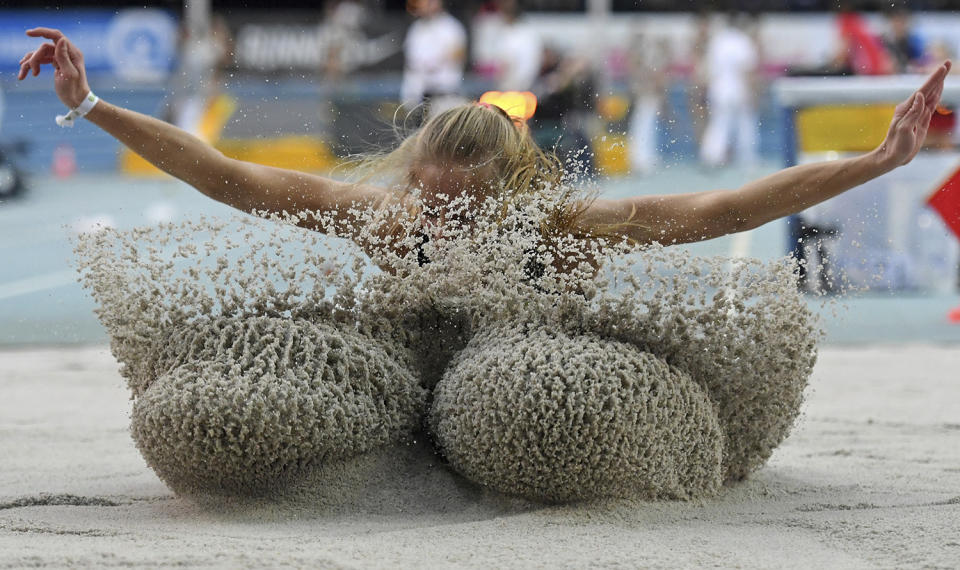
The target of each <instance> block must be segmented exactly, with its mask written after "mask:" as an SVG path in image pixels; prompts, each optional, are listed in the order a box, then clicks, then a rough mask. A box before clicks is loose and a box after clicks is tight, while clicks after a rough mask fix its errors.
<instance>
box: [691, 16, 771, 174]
mask: <svg viewBox="0 0 960 570" xmlns="http://www.w3.org/2000/svg"><path fill="white" fill-rule="evenodd" d="M743 27H744V26H743V24H742V21H736V22H730V23H729V24H727V25H725V26H724V27H723V28H722V29H721V30H719V31H718V32H717V33H716V34H715V35H714V37H713V38H711V40H710V43H709V45H708V47H707V58H706V59H707V78H708V86H707V100H708V102H709V120H708V123H707V128H706V130H705V131H704V133H703V141H702V143H701V145H700V160H701V162H703V164H705V165H707V166H722V165H724V164H727V163H728V161H729V159H730V156H729V149H730V142H731V139H732V138H735V139H736V153H735V159H736V160H735V162H736V163H737V164H739V165H741V166H752V165H754V164H756V162H757V157H758V154H757V141H758V139H759V134H758V131H759V123H758V121H757V113H756V109H755V96H754V92H753V77H754V74H755V72H756V70H757V67H758V63H759V53H758V50H757V46H756V44H755V43H754V41H753V39H752V38H751V37H750V36H749V35H748V34H747V33H746V32H745V31H744V29H743Z"/></svg>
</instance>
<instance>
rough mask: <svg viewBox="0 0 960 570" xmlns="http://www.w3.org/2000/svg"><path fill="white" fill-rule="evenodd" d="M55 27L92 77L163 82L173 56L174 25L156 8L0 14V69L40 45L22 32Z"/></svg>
mask: <svg viewBox="0 0 960 570" xmlns="http://www.w3.org/2000/svg"><path fill="white" fill-rule="evenodd" d="M40 26H43V27H47V28H56V29H59V30H60V31H62V32H63V33H64V34H66V35H67V36H68V37H69V38H70V41H72V42H73V43H74V44H76V45H77V46H78V47H80V49H82V50H83V55H84V61H85V62H86V66H87V70H88V72H89V73H91V74H97V73H111V74H114V75H116V76H118V77H119V78H121V79H124V80H128V81H147V82H153V81H163V80H164V79H166V78H167V76H168V75H169V74H170V71H171V69H172V68H173V64H174V60H175V58H176V51H177V20H176V18H175V17H174V16H173V15H172V14H171V13H169V12H166V11H164V10H157V9H129V10H119V11H114V10H59V11H42V10H3V11H0V66H2V69H7V70H15V69H17V67H18V64H19V62H20V58H22V57H23V55H24V54H25V53H27V52H28V51H32V50H35V49H36V48H37V46H38V45H39V44H40V42H41V40H39V39H37V38H30V37H27V36H26V35H25V34H24V32H25V31H26V30H28V29H30V28H36V27H40Z"/></svg>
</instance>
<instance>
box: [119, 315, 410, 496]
mask: <svg viewBox="0 0 960 570" xmlns="http://www.w3.org/2000/svg"><path fill="white" fill-rule="evenodd" d="M167 338H168V339H170V340H171V342H170V343H165V344H164V345H163V346H162V350H163V357H161V358H160V359H159V360H160V361H161V362H163V363H164V364H165V367H166V368H167V370H165V371H163V372H162V373H160V374H159V375H158V376H157V378H156V379H155V380H153V381H152V382H147V381H146V380H144V382H142V383H141V385H147V384H148V386H147V388H146V389H145V390H144V391H143V392H142V393H141V394H140V396H139V397H138V398H137V399H136V401H135V403H134V406H133V416H132V419H131V432H132V434H133V438H134V440H135V441H136V443H137V447H138V448H139V449H140V452H141V453H142V454H143V456H144V458H145V459H146V460H147V463H148V464H149V465H150V466H151V467H152V468H153V469H154V470H155V471H156V472H157V474H158V475H160V477H161V478H162V479H163V480H164V481H165V482H166V483H167V484H168V485H170V487H171V488H173V489H174V490H177V491H180V492H189V491H195V490H203V491H207V492H215V493H245V494H256V493H262V492H265V490H267V489H270V488H272V487H275V486H277V485H282V484H285V482H286V481H288V480H289V479H292V478H293V479H295V478H298V477H301V476H302V475H303V474H304V472H305V470H306V469H308V468H310V467H311V466H313V465H316V464H318V463H322V462H326V461H333V460H338V459H343V458H347V457H351V456H355V455H359V454H361V453H364V452H366V451H368V450H370V449H373V448H376V447H379V446H382V445H385V444H396V443H399V442H401V441H403V440H405V439H407V438H408V437H409V436H410V434H411V433H412V432H413V431H414V430H415V429H416V428H418V427H419V425H420V418H421V416H422V413H423V407H424V401H425V390H423V389H422V388H421V387H420V385H419V382H418V379H417V378H416V377H415V376H414V375H413V373H412V372H411V371H410V370H408V369H407V368H406V367H405V366H403V365H401V364H399V363H397V362H396V361H395V360H394V359H393V358H391V357H390V356H389V355H388V354H386V353H385V352H384V351H383V349H382V348H380V347H379V346H378V343H377V342H376V341H374V340H372V339H370V338H366V337H363V336H360V335H358V334H350V333H349V332H347V331H345V330H344V329H343V328H340V329H335V328H333V327H331V326H329V325H325V324H323V323H310V322H305V321H302V320H293V319H277V318H270V317H250V318H247V319H242V320H241V319H225V318H220V319H215V320H212V321H208V322H194V323H190V324H189V325H186V326H181V327H178V328H177V330H174V331H171V332H170V334H169V335H167ZM175 341H179V342H175Z"/></svg>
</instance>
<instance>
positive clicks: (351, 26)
mask: <svg viewBox="0 0 960 570" xmlns="http://www.w3.org/2000/svg"><path fill="white" fill-rule="evenodd" d="M324 8H325V10H324V12H325V16H324V18H323V22H322V23H321V24H320V30H319V32H320V35H321V37H322V38H323V40H324V43H325V47H326V58H325V59H324V61H323V72H324V74H325V75H328V76H331V77H339V76H341V75H343V74H345V73H349V72H351V71H353V70H354V69H355V68H356V67H358V66H359V64H360V62H359V61H357V60H358V58H357V57H356V56H354V55H353V54H351V53H349V49H350V47H351V45H353V46H356V45H357V44H359V43H362V42H363V41H365V40H366V39H367V38H366V35H365V34H364V33H363V25H364V24H365V23H366V21H367V9H366V7H364V6H363V4H361V3H360V2H359V1H358V0H328V2H327V3H326V5H325V6H324Z"/></svg>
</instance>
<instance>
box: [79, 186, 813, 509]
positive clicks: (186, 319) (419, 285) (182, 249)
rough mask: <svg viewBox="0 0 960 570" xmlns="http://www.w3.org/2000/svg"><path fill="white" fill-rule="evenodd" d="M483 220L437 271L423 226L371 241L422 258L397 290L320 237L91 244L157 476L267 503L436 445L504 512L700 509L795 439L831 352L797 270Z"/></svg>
mask: <svg viewBox="0 0 960 570" xmlns="http://www.w3.org/2000/svg"><path fill="white" fill-rule="evenodd" d="M468 206H470V205H469V204H467V205H463V204H458V203H457V201H456V200H455V201H454V203H452V204H450V205H449V206H448V208H449V212H451V215H449V216H448V223H447V225H446V226H445V227H444V230H443V232H442V234H440V235H437V234H433V237H432V238H431V239H430V240H429V241H427V242H426V243H424V244H423V245H422V251H419V250H418V249H417V247H416V243H417V236H419V235H422V234H423V232H424V227H423V226H421V225H419V222H417V221H416V220H415V219H413V218H410V219H408V218H406V217H404V216H402V215H398V216H394V218H396V217H399V219H400V220H401V222H400V223H399V224H400V227H399V231H397V232H394V233H392V234H389V235H390V236H393V237H386V238H384V237H382V236H383V235H384V234H383V232H375V231H370V232H368V233H367V234H366V237H365V239H366V240H367V242H366V243H367V245H370V246H371V247H365V248H364V249H366V250H368V251H369V250H371V249H376V251H377V252H380V251H397V250H400V251H404V252H405V253H404V254H387V253H383V254H380V253H375V254H374V258H373V261H374V263H375V264H376V265H378V266H379V267H380V268H384V269H385V270H383V271H378V270H376V269H373V268H372V266H371V264H370V260H369V259H367V258H366V257H365V256H363V255H362V254H361V253H360V252H359V250H358V249H357V248H356V246H354V245H351V244H344V245H338V244H339V242H338V241H336V240H333V239H331V238H328V237H325V236H323V235H321V234H318V233H316V232H309V231H306V230H302V229H300V228H297V227H295V226H294V225H292V223H290V222H298V221H303V220H304V218H305V216H300V217H289V218H287V219H285V220H279V221H281V222H282V223H275V222H276V221H278V220H273V221H268V220H262V219H257V218H250V217H236V218H233V219H231V220H210V219H199V220H196V221H185V222H183V223H180V224H163V225H159V226H154V227H150V228H141V229H134V230H130V231H119V230H116V229H113V228H107V229H105V230H104V231H101V232H98V233H95V234H85V235H82V236H81V237H80V238H79V240H78V244H77V253H78V256H79V266H80V270H81V273H82V276H83V281H84V284H85V286H86V287H87V288H88V289H89V290H90V291H91V292H92V294H93V296H94V298H95V300H96V301H97V303H98V305H99V309H98V316H99V318H100V320H101V322H103V324H104V325H105V326H106V328H107V330H108V332H109V334H110V337H111V343H112V349H113V353H114V355H115V356H116V357H117V359H118V361H120V363H121V364H122V373H123V375H124V377H125V378H126V380H127V382H128V385H129V387H130V389H131V392H132V394H133V397H134V400H135V402H134V413H133V418H132V433H133V436H134V439H135V441H136V443H137V445H138V447H139V449H140V451H141V452H142V453H143V455H144V457H145V458H146V460H147V462H148V463H149V464H150V466H151V467H152V468H153V469H154V470H155V471H156V472H157V473H158V474H159V475H160V477H161V478H163V479H164V481H166V482H167V483H168V484H169V485H170V486H171V487H172V488H173V489H174V490H176V491H177V492H180V493H184V494H194V495H195V494H198V493H213V494H217V495H224V494H226V495H251V494H252V495H271V494H274V493H277V492H278V491H279V490H282V488H284V487H286V486H291V485H296V484H299V483H298V482H300V483H302V482H303V481H308V480H309V478H310V474H311V473H314V472H316V471H317V470H318V469H319V470H323V469H327V470H329V469H330V468H331V467H332V466H335V465H338V464H345V463H344V462H350V461H356V459H357V458H360V457H362V456H363V455H364V454H366V453H368V452H370V451H371V450H375V449H382V448H383V447H384V446H387V447H390V446H398V445H404V444H405V443H408V442H410V441H411V440H412V439H413V438H414V437H418V436H417V435H416V434H419V433H421V430H423V429H426V430H427V432H428V433H429V434H430V436H431V437H432V440H433V442H434V444H435V445H436V447H437V449H438V450H439V451H440V452H441V453H442V454H443V456H444V457H445V459H446V460H447V461H448V462H449V463H450V465H451V466H452V467H453V468H454V469H455V470H456V471H458V472H459V473H461V474H463V475H464V476H466V477H467V478H469V479H471V480H473V481H475V482H477V483H480V484H481V485H483V486H484V487H488V488H490V489H493V490H497V491H502V492H505V493H508V494H514V495H519V496H522V497H526V498H529V499H534V500H541V501H566V500H572V499H588V498H594V497H611V496H632V497H676V498H689V497H697V496H703V495H708V494H711V493H714V492H716V491H717V490H718V489H719V487H720V485H721V484H722V483H723V482H724V481H728V480H736V479H739V478H742V477H745V476H746V475H747V474H748V473H750V472H751V471H753V470H755V469H756V468H758V467H759V466H761V465H762V464H763V463H764V462H765V461H766V460H767V458H768V457H769V456H770V453H771V452H772V450H773V449H774V447H776V445H778V444H779V443H780V442H781V441H782V440H783V439H784V437H786V435H787V433H788V432H789V430H790V428H791V426H792V424H793V421H794V419H795V418H796V416H797V414H798V412H799V407H800V403H801V400H802V392H803V388H804V386H805V385H806V381H807V378H808V377H809V374H810V372H811V370H812V367H813V363H814V360H815V358H816V341H817V338H818V335H819V332H818V331H817V329H816V327H815V323H814V319H813V318H812V315H811V314H810V312H809V310H808V309H807V307H806V305H805V303H804V301H803V299H802V297H801V296H800V294H799V293H798V292H797V290H796V286H795V281H794V276H793V275H792V271H791V269H792V268H791V266H790V265H789V263H787V262H786V261H785V260H783V261H779V262H775V263H763V262H760V261H757V260H749V259H735V260H734V259H722V258H716V259H704V258H695V257H692V256H690V255H688V254H687V253H685V252H683V251H679V250H672V249H664V248H661V247H649V248H645V249H643V250H639V251H630V249H629V248H628V247H627V246H626V245H623V244H614V243H609V242H607V241H605V240H603V239H599V238H597V239H591V240H582V239H574V238H573V237H572V236H551V237H550V238H548V239H545V238H543V236H541V234H540V233H539V232H538V231H531V230H530V228H537V227H539V222H540V220H542V219H543V217H544V216H545V215H547V213H549V212H551V211H552V209H551V208H553V207H554V206H555V205H554V204H550V203H549V201H547V200H546V199H545V198H542V197H537V198H532V199H530V201H528V202H526V203H524V204H523V205H520V206H516V205H513V206H507V208H506V209H507V214H506V217H505V218H504V219H503V220H502V221H501V222H499V223H495V222H484V221H483V220H488V219H489V220H492V219H496V216H485V215H482V214H483V212H481V215H475V216H467V215H464V212H467V211H473V210H467V207H468ZM475 207H476V208H481V209H483V208H503V207H504V206H503V204H497V203H495V202H494V201H492V200H490V201H488V202H487V203H484V204H481V205H476V206H475ZM394 213H396V212H394ZM457 213H459V214H460V215H456V214H457ZM356 215H357V217H358V218H361V219H363V220H364V221H365V222H366V223H367V224H368V227H369V228H375V227H377V224H379V223H383V220H384V219H386V218H390V216H386V217H385V216H384V213H383V212H382V211H380V212H363V213H360V212H358V213H356ZM404 220H406V221H404ZM457 220H460V223H457ZM316 223H317V224H319V225H322V226H324V227H326V228H327V230H328V233H333V234H335V233H336V232H335V231H334V230H335V228H334V226H333V224H332V223H331V222H330V219H323V220H316ZM391 241H392V245H391V244H389V243H388V245H391V247H386V248H384V247H382V246H383V243H384V242H391ZM398 244H399V245H398ZM331 246H332V249H331ZM374 246H376V247H374ZM585 254H587V255H585ZM418 255H420V256H423V255H426V256H427V257H428V258H429V260H430V262H429V263H426V264H422V263H418V261H422V257H421V258H418ZM591 258H592V259H596V260H599V261H601V262H602V270H601V271H600V273H599V274H598V275H595V273H596V272H595V269H594V264H592V263H591V262H590V259H591ZM531 260H533V262H535V263H536V265H537V266H538V267H540V268H542V270H541V271H538V272H537V273H536V274H531V272H530V266H531V265H530V264H531ZM558 260H562V263H561V262H558ZM421 265H422V266H421ZM558 265H563V266H564V270H563V271H559V270H557V269H556V268H555V267H556V266H558ZM360 463H363V462H362V461H361V462H360ZM373 463H377V462H373ZM381 463H382V462H381ZM298 492H299V491H298Z"/></svg>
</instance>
